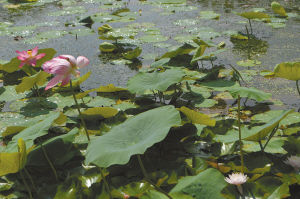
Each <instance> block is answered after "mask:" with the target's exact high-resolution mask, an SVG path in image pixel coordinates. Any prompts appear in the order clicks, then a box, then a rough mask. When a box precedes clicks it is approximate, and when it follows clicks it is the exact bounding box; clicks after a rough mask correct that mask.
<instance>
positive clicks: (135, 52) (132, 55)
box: [123, 47, 142, 60]
mask: <svg viewBox="0 0 300 199" xmlns="http://www.w3.org/2000/svg"><path fill="white" fill-rule="evenodd" d="M141 53H142V49H141V48H140V47H137V48H135V49H134V50H131V51H128V52H126V53H124V54H123V57H124V58H125V59H130V60H132V59H135V58H137V57H138V56H140V54H141Z"/></svg>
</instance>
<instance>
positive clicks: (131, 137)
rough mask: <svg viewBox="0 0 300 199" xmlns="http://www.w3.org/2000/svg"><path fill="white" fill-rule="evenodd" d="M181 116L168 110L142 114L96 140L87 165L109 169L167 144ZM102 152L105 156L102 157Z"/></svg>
mask: <svg viewBox="0 0 300 199" xmlns="http://www.w3.org/2000/svg"><path fill="white" fill-rule="evenodd" d="M180 122H181V119H180V115H179V112H178V111H177V110H176V109H175V108H174V107H173V106H164V107H160V108H156V109H152V110H149V111H146V112H144V113H141V114H138V115H136V116H134V117H132V118H130V119H128V120H126V121H125V122H124V123H122V124H120V125H118V126H116V127H114V128H113V129H112V130H111V131H110V132H109V133H107V134H105V135H103V136H100V137H98V138H96V139H95V140H92V141H91V143H90V144H89V145H88V148H87V152H86V160H85V162H86V164H91V163H92V164H95V165H97V166H98V167H109V166H111V165H114V164H126V163H127V162H128V161H129V159H130V157H131V156H132V155H135V154H143V153H144V152H145V151H146V149H147V148H149V147H151V146H152V145H153V144H155V143H157V142H160V141H161V140H163V139H164V138H165V137H166V136H167V134H168V132H169V130H170V128H171V127H172V126H176V125H180ZM99 151H101V153H99Z"/></svg>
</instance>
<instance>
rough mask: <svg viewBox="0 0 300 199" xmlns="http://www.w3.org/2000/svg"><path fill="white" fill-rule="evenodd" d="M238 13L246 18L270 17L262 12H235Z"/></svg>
mask: <svg viewBox="0 0 300 199" xmlns="http://www.w3.org/2000/svg"><path fill="white" fill-rule="evenodd" d="M237 14H238V15H240V16H242V17H244V18H246V19H264V18H270V16H269V15H268V14H266V13H263V12H243V13H237Z"/></svg>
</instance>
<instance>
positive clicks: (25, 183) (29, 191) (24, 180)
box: [20, 170, 33, 199]
mask: <svg viewBox="0 0 300 199" xmlns="http://www.w3.org/2000/svg"><path fill="white" fill-rule="evenodd" d="M20 176H21V178H22V180H23V183H24V185H25V188H26V189H27V192H28V194H29V198H30V199H33V197H32V193H31V190H30V188H29V186H28V184H27V182H26V179H25V177H24V175H23V173H22V170H21V171H20Z"/></svg>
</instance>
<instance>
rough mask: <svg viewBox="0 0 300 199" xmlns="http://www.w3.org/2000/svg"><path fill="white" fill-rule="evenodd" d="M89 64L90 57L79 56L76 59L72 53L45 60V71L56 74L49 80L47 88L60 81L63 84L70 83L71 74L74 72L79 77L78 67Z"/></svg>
mask: <svg viewBox="0 0 300 199" xmlns="http://www.w3.org/2000/svg"><path fill="white" fill-rule="evenodd" d="M88 64H89V60H88V58H86V57H84V56H79V57H77V59H75V57H73V56H72V55H60V56H58V57H55V58H53V59H51V60H50V61H47V62H45V63H44V64H43V69H44V71H45V72H47V73H50V74H54V75H55V77H54V78H53V79H51V80H50V81H49V83H48V84H47V86H46V88H45V90H48V89H50V88H52V87H54V86H56V85H57V84H58V83H59V82H61V86H64V85H66V84H68V82H69V81H70V79H71V75H72V74H73V75H74V76H76V77H79V76H80V72H79V71H78V70H77V69H79V68H83V67H85V66H87V65H88Z"/></svg>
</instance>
